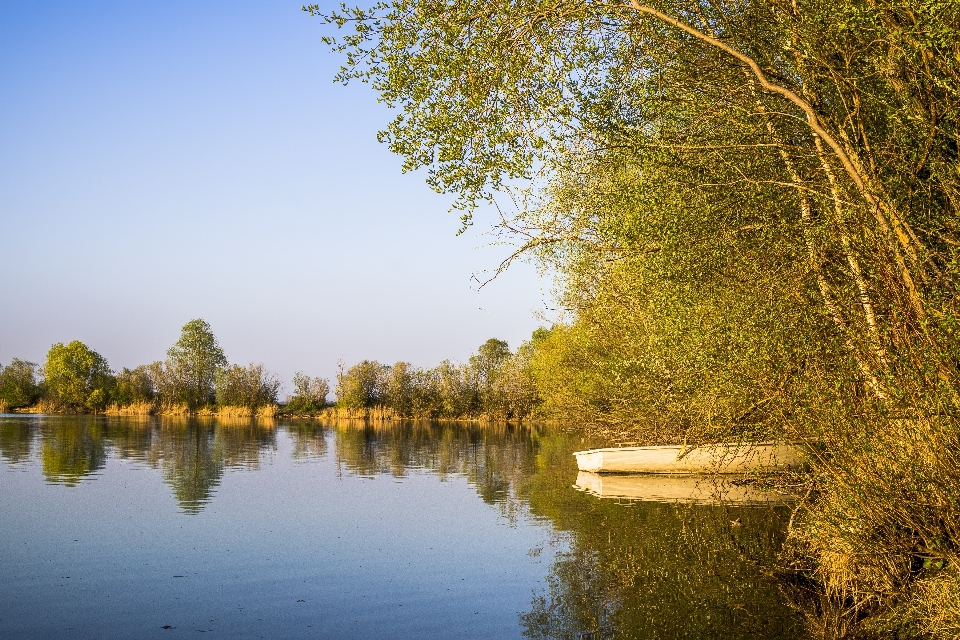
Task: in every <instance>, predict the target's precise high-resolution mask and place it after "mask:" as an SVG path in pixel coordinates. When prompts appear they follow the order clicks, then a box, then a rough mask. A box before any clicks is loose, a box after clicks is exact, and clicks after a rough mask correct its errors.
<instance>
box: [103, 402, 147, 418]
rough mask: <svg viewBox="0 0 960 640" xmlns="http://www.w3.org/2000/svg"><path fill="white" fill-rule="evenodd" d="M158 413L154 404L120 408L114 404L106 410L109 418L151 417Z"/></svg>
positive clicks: (141, 403)
mask: <svg viewBox="0 0 960 640" xmlns="http://www.w3.org/2000/svg"><path fill="white" fill-rule="evenodd" d="M155 411H156V406H154V404H153V403H152V402H134V403H132V404H128V405H124V406H120V405H117V404H112V405H110V406H109V407H107V408H106V409H105V410H104V414H106V415H108V416H149V415H153V413H154V412H155Z"/></svg>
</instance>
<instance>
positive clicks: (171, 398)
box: [146, 360, 190, 407]
mask: <svg viewBox="0 0 960 640" xmlns="http://www.w3.org/2000/svg"><path fill="white" fill-rule="evenodd" d="M146 369H147V372H148V373H149V375H150V381H151V382H152V383H153V388H154V393H155V394H156V397H157V398H158V399H159V401H160V404H161V405H164V406H167V407H170V406H172V405H177V404H186V403H187V391H188V388H189V386H190V385H189V382H190V381H189V380H188V379H187V375H186V370H185V369H184V368H183V367H182V366H181V365H180V364H179V363H176V362H174V361H173V360H167V361H166V362H161V361H159V360H158V361H157V362H154V363H152V364H149V365H146Z"/></svg>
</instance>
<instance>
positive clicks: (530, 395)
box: [336, 338, 538, 420]
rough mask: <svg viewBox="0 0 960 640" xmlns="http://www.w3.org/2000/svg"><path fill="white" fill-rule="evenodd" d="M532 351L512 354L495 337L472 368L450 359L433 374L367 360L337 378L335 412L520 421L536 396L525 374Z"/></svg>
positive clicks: (472, 362) (472, 361) (404, 364)
mask: <svg viewBox="0 0 960 640" xmlns="http://www.w3.org/2000/svg"><path fill="white" fill-rule="evenodd" d="M530 353H531V352H530V349H529V348H525V347H521V349H519V350H518V352H517V354H512V353H511V352H510V348H509V345H508V344H507V343H506V342H504V341H503V340H497V339H496V338H491V339H490V340H488V341H487V342H485V343H484V344H483V345H481V346H480V348H479V349H478V350H477V353H476V354H474V355H473V356H471V357H470V359H469V361H468V364H465V365H459V364H455V363H453V362H450V361H448V360H445V361H443V362H441V363H440V364H439V365H438V366H436V367H434V368H432V369H420V368H417V367H414V366H412V365H411V364H410V363H407V362H398V363H396V364H394V365H393V366H389V365H383V364H381V363H379V362H376V361H371V360H364V361H362V362H360V363H358V364H356V365H354V366H352V367H350V368H349V369H347V370H343V369H342V368H341V371H340V374H339V375H338V376H337V390H336V395H337V407H340V408H342V409H347V410H359V409H370V408H374V407H382V408H384V409H388V410H390V412H391V413H392V414H395V415H397V416H400V417H404V418H432V419H437V418H446V419H459V418H479V417H481V416H483V417H486V418H491V419H498V420H509V419H522V418H524V417H526V416H528V415H530V414H531V413H532V411H533V409H534V407H535V406H536V403H537V401H538V397H537V394H536V391H535V389H534V386H533V380H532V378H531V377H530V376H529V373H528V371H527V367H526V364H527V360H528V358H529V355H530Z"/></svg>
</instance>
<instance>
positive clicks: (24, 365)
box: [0, 358, 40, 408]
mask: <svg viewBox="0 0 960 640" xmlns="http://www.w3.org/2000/svg"><path fill="white" fill-rule="evenodd" d="M39 398H40V386H39V385H38V384H37V365H36V364H34V363H32V362H27V361H26V360H19V359H17V358H14V359H13V360H12V361H11V362H10V364H9V366H6V367H0V404H5V405H6V406H8V407H10V408H17V407H26V406H28V405H31V404H33V403H34V402H36V401H37V400H38V399H39Z"/></svg>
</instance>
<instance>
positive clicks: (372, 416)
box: [319, 407, 403, 421]
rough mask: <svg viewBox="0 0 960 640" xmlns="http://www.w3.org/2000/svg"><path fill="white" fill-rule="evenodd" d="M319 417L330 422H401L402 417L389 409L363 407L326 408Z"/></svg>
mask: <svg viewBox="0 0 960 640" xmlns="http://www.w3.org/2000/svg"><path fill="white" fill-rule="evenodd" d="M319 415H320V417H323V418H330V419H332V420H375V421H381V420H402V419H403V417H402V416H401V415H400V414H399V413H397V412H396V411H394V410H393V409H391V408H389V407H364V408H361V409H348V408H346V407H327V408H326V409H324V410H323V411H321V412H320V414H319Z"/></svg>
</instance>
